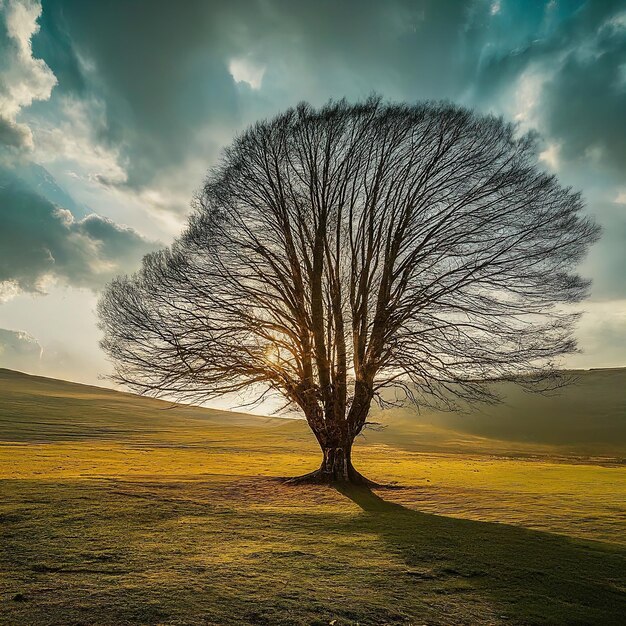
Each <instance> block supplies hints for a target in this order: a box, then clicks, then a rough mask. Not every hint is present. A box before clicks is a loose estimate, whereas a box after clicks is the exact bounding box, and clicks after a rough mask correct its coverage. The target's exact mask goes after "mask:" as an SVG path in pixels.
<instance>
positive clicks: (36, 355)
mask: <svg viewBox="0 0 626 626" xmlns="http://www.w3.org/2000/svg"><path fill="white" fill-rule="evenodd" d="M41 355H42V349H41V346H40V345H39V342H38V341H37V340H36V339H35V338H34V337H31V336H30V335H29V334H28V333H25V332H23V331H19V330H7V329H5V328H0V367H6V368H8V369H15V370H21V371H28V372H33V371H37V370H38V369H39V365H40V362H41Z"/></svg>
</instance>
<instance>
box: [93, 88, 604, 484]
mask: <svg viewBox="0 0 626 626" xmlns="http://www.w3.org/2000/svg"><path fill="white" fill-rule="evenodd" d="M536 144H537V140H536V137H535V136H534V135H533V134H526V135H523V136H518V135H517V129H516V127H515V126H514V125H512V124H510V123H506V122H504V121H503V120H502V119H499V118H496V117H492V116H481V115H477V114H475V113H473V112H471V111H469V110H467V109H463V108H459V107H456V106H453V105H450V104H440V103H421V104H415V105H405V104H386V103H384V102H382V101H381V99H379V98H370V99H369V100H367V101H365V102H362V103H358V104H355V105H350V104H348V103H346V102H345V101H340V102H330V103H329V104H327V105H326V106H323V107H322V108H320V109H314V108H312V107H311V106H309V105H307V104H300V105H299V106H298V107H296V108H294V109H289V110H288V111H286V112H285V113H283V114H282V115H279V116H277V117H275V118H274V119H272V120H270V121H263V122H258V123H256V124H255V125H253V126H252V127H250V128H249V129H248V130H246V131H245V132H244V133H243V134H241V135H240V136H238V137H237V138H236V139H235V140H234V142H233V143H232V145H231V146H230V147H229V148H227V149H226V150H225V151H224V153H223V156H222V159H221V162H220V163H219V164H218V165H217V166H216V167H215V168H214V169H213V170H211V171H210V174H209V176H208V179H207V181H206V183H205V185H204V188H203V189H202V191H201V192H200V193H199V195H198V196H197V198H196V200H195V209H194V211H193V213H192V215H191V216H190V218H189V223H188V226H187V228H186V230H185V231H184V232H183V234H182V235H181V236H180V238H179V239H177V240H176V241H175V243H174V244H173V245H172V246H171V247H170V248H168V249H165V250H162V251H160V252H157V253H154V254H150V255H148V256H146V257H145V258H144V261H143V265H142V268H141V270H140V271H139V272H138V273H136V274H135V275H133V276H131V277H123V278H118V279H116V280H114V281H113V282H112V283H111V284H110V285H109V286H108V288H107V290H106V291H105V293H104V295H103V296H102V298H101V301H100V303H99V314H100V319H101V328H102V329H103V331H104V339H103V341H102V346H103V348H104V349H105V350H106V351H107V352H108V354H109V355H110V357H111V358H112V360H113V361H114V363H115V365H116V370H115V371H116V373H115V379H116V380H117V381H118V382H121V383H124V384H126V385H128V386H129V387H130V388H131V389H133V390H135V391H138V392H140V393H144V394H149V395H155V396H166V397H171V398H175V399H178V400H183V401H190V400H191V401H207V400H210V399H212V398H215V397H217V396H220V395H223V394H229V393H235V392H241V391H242V390H244V389H246V388H253V389H257V390H258V391H259V395H260V397H264V396H265V394H267V393H269V392H278V393H280V394H282V396H283V397H284V398H285V400H286V405H288V406H289V405H291V406H295V407H297V409H299V410H300V411H301V412H302V414H303V415H304V417H305V418H306V420H307V422H308V424H309V426H310V428H311V430H312V431H313V433H314V435H315V437H316V438H317V441H318V442H319V445H320V447H321V449H322V452H323V460H322V464H321V467H320V469H319V470H317V471H316V472H313V473H312V474H309V475H307V476H306V477H303V479H306V480H311V481H322V482H333V481H351V482H356V483H358V482H366V480H365V478H363V477H362V476H361V475H360V474H359V473H358V472H357V471H356V470H355V469H354V468H353V466H352V462H351V451H352V445H353V441H354V439H355V437H356V436H357V435H358V434H359V433H361V432H362V430H363V428H364V427H365V426H366V424H367V417H368V413H369V410H370V406H371V404H372V402H373V401H375V400H376V399H378V400H381V399H382V401H384V397H385V396H382V395H381V394H382V392H383V391H384V390H385V389H393V390H394V391H393V394H394V395H395V398H396V400H397V401H399V402H402V401H406V400H409V401H413V402H417V403H418V404H419V403H424V402H427V401H429V398H430V399H431V400H432V399H433V398H434V399H436V400H438V401H439V402H443V403H445V404H446V405H447V406H449V407H452V408H453V407H455V406H456V405H457V404H458V402H459V401H478V400H487V401H489V400H495V399H496V398H495V395H494V393H493V388H492V387H491V386H490V385H489V380H490V379H494V378H498V379H505V380H515V381H517V382H519V383H522V384H527V383H529V382H537V381H540V380H545V379H546V377H547V376H549V375H550V374H551V373H552V371H553V367H552V362H553V361H554V359H555V358H556V357H558V356H560V355H563V354H566V353H569V352H572V351H573V350H575V342H574V340H573V339H572V325H573V323H574V321H575V319H576V315H575V314H573V313H572V312H571V310H567V308H566V307H564V306H563V305H568V304H571V303H575V302H577V301H579V300H581V299H582V298H583V297H584V296H585V293H586V290H587V287H588V285H587V282H586V281H584V280H582V279H581V278H580V277H579V276H577V275H576V274H575V273H574V268H575V265H576V263H577V262H578V261H579V260H580V259H581V257H582V256H583V255H584V254H585V252H586V249H587V248H588V246H589V244H590V243H591V242H593V241H594V240H595V239H596V238H597V236H598V228H597V226H596V225H595V224H594V223H593V222H592V221H590V220H589V219H588V218H586V217H584V216H582V215H581V214H580V213H581V209H582V208H583V204H582V201H581V197H580V195H579V194H578V193H575V192H573V191H572V190H570V189H567V188H563V187H561V186H560V185H559V183H558V182H557V180H556V178H555V177H554V176H551V175H549V174H547V173H545V172H544V171H542V170H541V168H540V167H539V165H538V160H537V149H536ZM389 393H390V392H386V394H387V398H389Z"/></svg>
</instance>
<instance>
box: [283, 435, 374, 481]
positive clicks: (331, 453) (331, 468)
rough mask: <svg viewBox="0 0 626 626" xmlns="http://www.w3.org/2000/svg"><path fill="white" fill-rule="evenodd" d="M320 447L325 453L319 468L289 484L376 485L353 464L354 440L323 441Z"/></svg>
mask: <svg viewBox="0 0 626 626" xmlns="http://www.w3.org/2000/svg"><path fill="white" fill-rule="evenodd" d="M320 447H321V449H322V453H323V455H324V456H323V459H322V464H321V465H320V468H319V469H318V470H315V471H314V472H311V473H310V474H305V475H304V476H297V477H296V478H291V479H289V480H288V481H287V482H288V483H289V484H294V485H295V484H303V483H318V484H326V485H331V484H336V483H351V484H353V485H368V486H370V487H375V486H376V483H374V482H372V481H371V480H368V479H367V478H365V476H363V475H362V474H360V473H359V472H358V471H357V470H355V469H354V466H353V465H352V440H344V441H341V442H339V441H333V442H328V441H326V442H325V443H322V442H321V441H320Z"/></svg>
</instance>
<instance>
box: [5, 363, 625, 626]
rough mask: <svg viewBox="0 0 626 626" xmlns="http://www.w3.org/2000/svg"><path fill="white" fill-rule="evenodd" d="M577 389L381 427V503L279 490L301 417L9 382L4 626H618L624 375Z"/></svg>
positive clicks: (377, 474) (311, 444)
mask: <svg viewBox="0 0 626 626" xmlns="http://www.w3.org/2000/svg"><path fill="white" fill-rule="evenodd" d="M579 378H580V380H579V382H578V383H577V385H575V386H572V387H571V388H568V389H567V390H565V391H564V392H563V394H562V395H560V396H559V397H553V398H535V397H531V396H518V395H516V394H515V392H513V391H511V390H505V391H506V393H507V402H505V403H504V404H503V405H502V406H500V407H494V408H489V409H485V410H484V411H481V412H476V413H474V414H471V415H469V416H463V419H462V418H461V417H459V416H453V415H444V414H436V413H434V412H432V413H429V412H423V413H421V414H420V415H416V414H414V412H412V411H410V410H407V409H392V410H389V411H383V412H377V413H376V414H375V420H376V421H379V422H381V423H382V424H384V425H386V428H384V429H382V430H378V431H368V432H367V433H366V435H365V436H364V437H361V438H359V440H358V442H357V444H356V448H355V451H354V461H355V465H356V467H357V468H358V469H359V470H360V471H361V472H362V473H364V474H365V475H366V476H368V477H369V478H372V479H374V480H376V481H378V482H380V483H383V484H385V485H386V486H385V487H383V488H380V489H375V490H373V491H368V490H365V489H357V488H341V489H334V488H330V487H323V486H297V487H295V486H289V485H286V484H284V483H283V482H282V481H281V480H280V479H281V478H282V477H286V476H293V475H298V474H302V473H304V472H306V471H309V470H311V469H313V468H314V467H316V466H317V465H318V464H319V451H318V449H317V446H316V444H315V441H314V439H313V437H312V435H310V433H309V432H308V431H307V428H306V425H305V424H304V423H303V422H301V421H296V420H283V419H279V418H276V417H256V416H251V415H247V414H242V413H230V412H227V411H216V410H209V409H203V408H197V407H182V406H173V405H170V404H167V403H164V402H160V401H157V400H150V399H146V398H139V397H137V396H133V395H131V394H125V393H120V392H115V391H111V390H106V389H101V388H97V387H88V386H83V385H77V384H73V383H67V382H63V381H56V380H52V379H45V378H38V377H32V376H26V375H23V374H19V373H16V372H11V371H8V370H0V533H1V543H0V572H1V574H2V575H1V577H0V623H5V624H120V625H121V624H176V625H181V624H215V625H218V624H225V625H226V624H268V625H270V624H302V625H304V624H319V625H322V624H329V625H332V626H341V625H344V624H346V625H347V624H361V625H364V624H407V625H408V624H413V625H417V624H468V625H470V624H623V623H624V615H626V532H625V531H626V467H625V465H624V458H623V456H624V450H625V443H626V437H625V436H624V416H625V415H626V397H625V395H626V394H624V393H623V389H626V370H612V371H609V370H605V371H599V372H585V373H582V374H581V375H580V377H579ZM520 424H521V425H520ZM594 424H595V428H594Z"/></svg>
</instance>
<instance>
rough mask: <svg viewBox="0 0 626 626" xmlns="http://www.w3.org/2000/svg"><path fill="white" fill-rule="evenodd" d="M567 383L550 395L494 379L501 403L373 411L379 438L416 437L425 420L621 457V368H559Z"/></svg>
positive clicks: (471, 432) (624, 371) (624, 410)
mask: <svg viewBox="0 0 626 626" xmlns="http://www.w3.org/2000/svg"><path fill="white" fill-rule="evenodd" d="M564 373H565V374H566V375H568V377H569V379H570V384H568V385H567V386H565V387H564V388H562V389H560V390H558V391H557V392H554V393H552V394H550V395H540V394H534V393H528V392H526V391H524V390H523V389H521V388H520V387H518V386H516V385H513V384H512V383H496V384H495V387H496V391H497V392H498V394H499V395H500V396H501V397H502V399H503V402H502V404H497V405H493V406H490V405H481V406H475V407H472V408H471V410H469V411H468V412H467V413H450V412H438V411H433V410H428V409H425V410H423V411H420V412H418V411H417V410H416V409H415V408H413V407H403V408H399V409H389V410H386V411H377V412H374V417H373V418H372V419H375V420H378V421H381V422H382V423H383V424H385V425H386V430H387V431H388V432H387V433H383V434H382V435H381V436H382V438H383V439H389V440H394V441H396V442H401V441H404V442H405V444H404V445H407V446H410V445H412V444H411V443H406V442H411V441H414V440H415V437H413V436H412V433H415V434H418V432H419V431H418V430H417V429H418V428H419V427H422V428H423V427H424V426H425V425H430V426H432V427H433V428H437V429H440V431H442V432H446V431H447V432H450V431H455V432H457V433H459V434H463V435H465V436H476V437H482V438H487V439H491V440H498V441H502V442H510V443H511V444H524V445H525V446H528V447H529V448H531V447H536V448H537V449H541V447H542V446H551V447H553V446H557V447H558V448H560V449H561V450H562V451H563V452H573V453H576V454H581V455H590V456H593V455H596V454H611V455H616V456H621V457H626V368H611V369H593V370H571V371H566V372H564Z"/></svg>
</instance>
